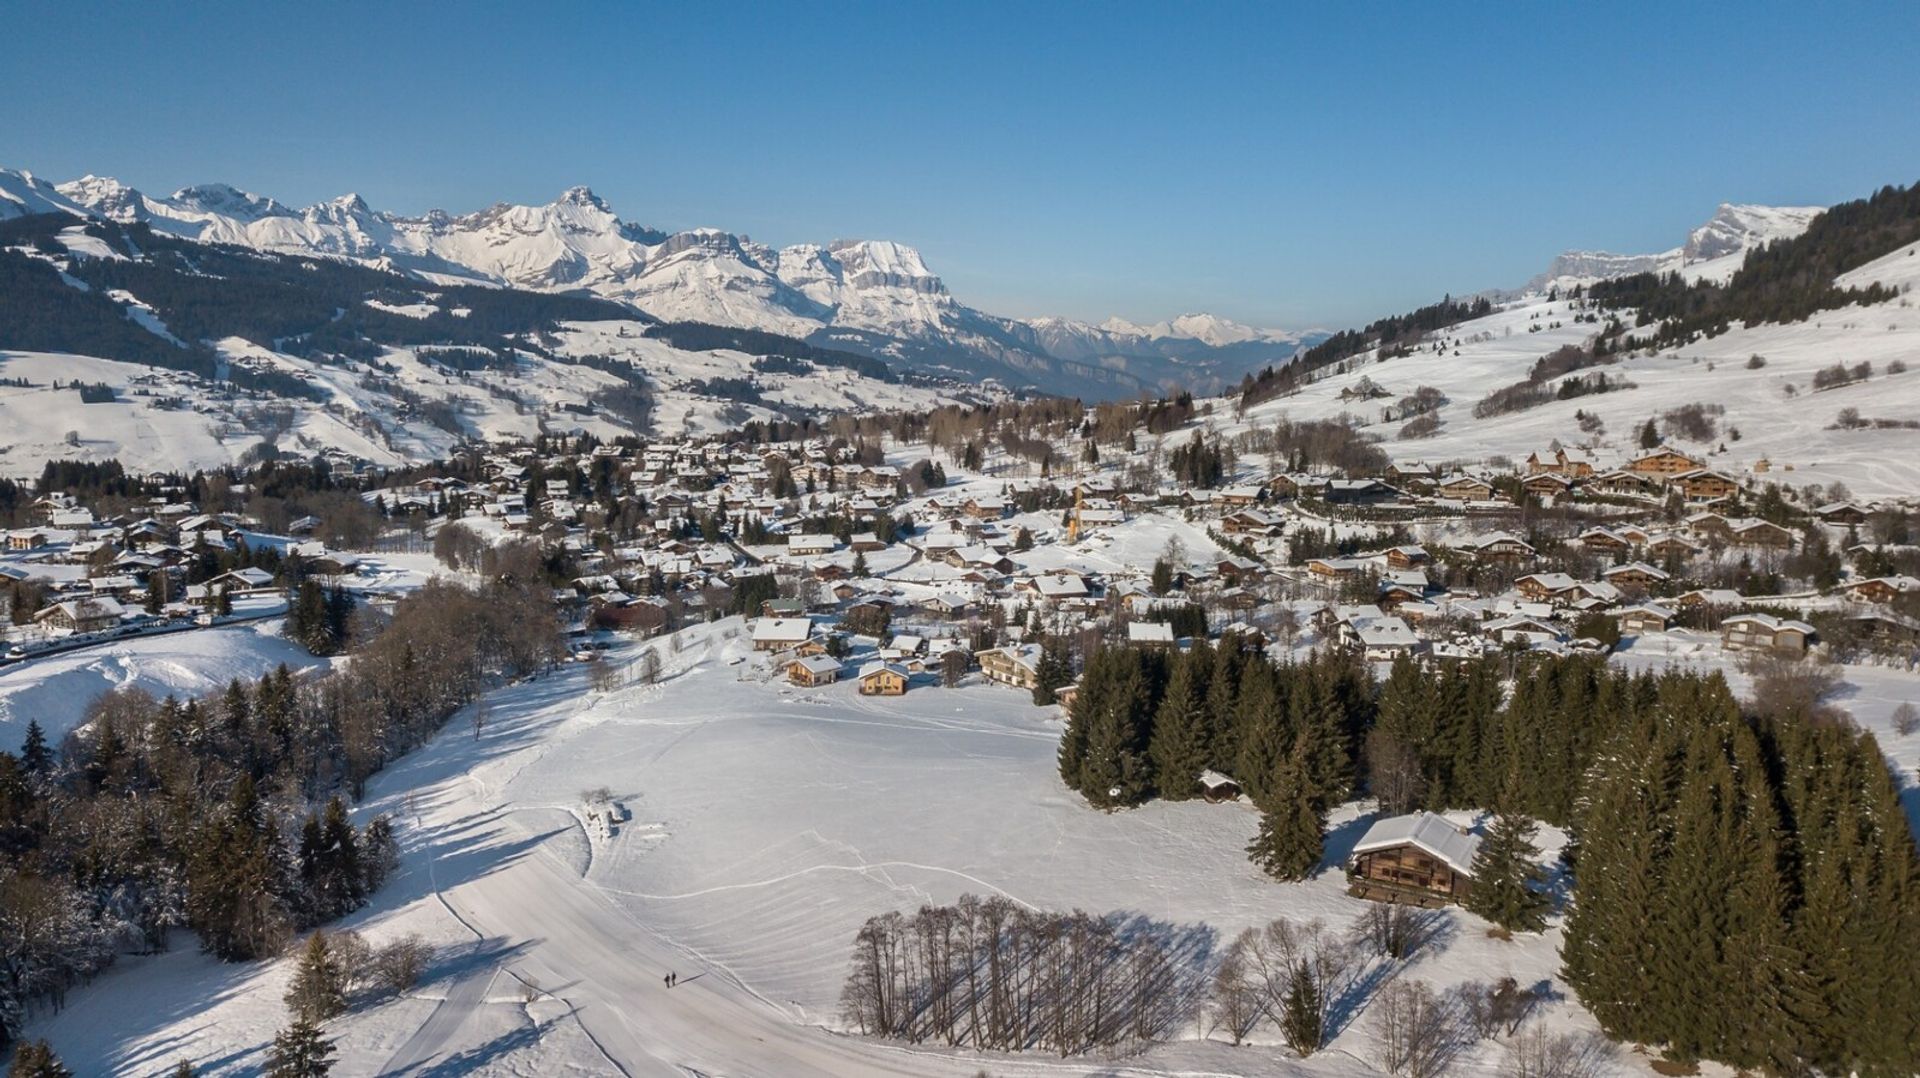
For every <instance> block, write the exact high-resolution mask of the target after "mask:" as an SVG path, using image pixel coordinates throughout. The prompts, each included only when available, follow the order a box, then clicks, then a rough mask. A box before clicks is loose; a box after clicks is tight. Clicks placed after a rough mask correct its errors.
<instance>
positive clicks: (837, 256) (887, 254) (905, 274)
mask: <svg viewBox="0 0 1920 1078" xmlns="http://www.w3.org/2000/svg"><path fill="white" fill-rule="evenodd" d="M827 252H828V253H829V254H830V255H832V257H833V259H834V261H836V262H838V263H839V264H840V267H841V271H842V274H843V276H844V279H845V281H846V283H847V284H849V285H851V286H853V287H855V288H906V289H910V290H912V291H915V292H922V293H926V294H929V295H945V294H946V291H947V286H946V285H945V284H944V283H942V282H941V280H940V278H939V277H937V276H935V275H934V273H933V271H932V270H930V269H928V268H927V264H926V261H925V260H924V259H922V258H921V257H920V252H919V251H916V250H914V249H913V248H911V247H908V246H907V245H906V244H904V243H895V242H893V241H892V240H835V241H833V242H832V243H830V244H828V245H827Z"/></svg>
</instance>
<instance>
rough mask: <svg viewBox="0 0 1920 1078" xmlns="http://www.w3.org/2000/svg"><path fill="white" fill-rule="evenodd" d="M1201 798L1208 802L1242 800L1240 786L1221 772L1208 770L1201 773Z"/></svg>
mask: <svg viewBox="0 0 1920 1078" xmlns="http://www.w3.org/2000/svg"><path fill="white" fill-rule="evenodd" d="M1200 796H1201V797H1204V798H1206V799H1207V800H1208V801H1211V802H1214V803H1216V804H1217V803H1219V802H1221V801H1238V800H1240V784H1239V783H1237V782H1235V781H1233V779H1231V778H1229V777H1227V776H1226V775H1222V774H1221V773H1220V772H1218V771H1215V770H1213V769H1212V768H1208V769H1207V770H1205V771H1202V772H1200Z"/></svg>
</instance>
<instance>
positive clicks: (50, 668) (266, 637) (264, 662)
mask: <svg viewBox="0 0 1920 1078" xmlns="http://www.w3.org/2000/svg"><path fill="white" fill-rule="evenodd" d="M281 624H282V623H281V622H280V621H278V620H269V621H260V622H252V623H249V624H244V625H227V626H217V627H214V628H209V629H194V630H191V631H189V632H179V633H167V634H165V635H161V636H152V637H128V638H126V639H123V640H117V641H113V642H111V643H105V644H99V645H97V646H94V647H90V648H82V649H79V650H76V651H70V652H64V653H61V654H57V655H48V656H45V657H43V658H37V659H30V660H28V661H26V662H20V663H13V664H10V665H8V666H5V667H0V749H6V750H7V751H15V750H17V749H19V747H20V740H21V738H22V737H23V736H25V733H26V729H27V721H28V720H29V719H38V720H40V727H41V729H43V730H45V731H46V734H47V740H48V741H50V742H52V743H54V744H58V743H59V741H60V738H61V737H63V736H65V735H66V732H67V731H68V730H71V729H73V728H74V727H75V726H78V725H79V724H80V722H81V720H82V718H83V717H84V716H85V715H86V711H87V706H88V705H89V704H91V703H93V701H94V699H95V698H96V697H98V696H99V695H100V694H101V693H103V692H107V691H109V690H112V689H121V688H133V689H142V690H145V691H146V692H150V693H152V694H153V695H154V696H156V697H164V696H167V695H173V696H177V697H181V698H183V699H184V698H186V697H190V696H203V695H206V694H207V693H211V692H216V691H218V690H220V689H224V688H226V686H227V682H229V681H231V680H232V679H234V678H241V679H243V680H253V679H257V678H259V677H260V675H262V674H264V673H267V672H268V671H270V670H272V669H274V668H275V667H277V666H279V665H280V664H281V663H285V664H286V665H287V667H288V669H291V670H295V671H299V670H304V669H307V668H310V667H314V666H319V665H322V664H323V663H324V660H321V659H316V658H314V657H313V656H312V655H310V654H308V652H307V649H306V648H303V647H301V646H300V645H298V644H295V643H293V642H292V641H289V640H287V639H286V638H285V637H283V636H281V634H280V630H281Z"/></svg>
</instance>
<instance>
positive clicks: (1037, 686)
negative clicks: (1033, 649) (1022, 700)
mask: <svg viewBox="0 0 1920 1078" xmlns="http://www.w3.org/2000/svg"><path fill="white" fill-rule="evenodd" d="M1071 684H1073V660H1072V658H1070V657H1069V656H1068V655H1067V642H1066V641H1065V640H1062V639H1060V638H1059V637H1057V636H1050V637H1048V638H1047V639H1046V642H1045V643H1043V644H1041V645H1040V661H1039V662H1038V663H1036V664H1035V670H1034V681H1033V705H1034V706H1035V707H1048V706H1051V705H1052V704H1053V703H1054V701H1055V696H1054V694H1055V693H1056V692H1057V691H1058V690H1059V689H1060V688H1061V687H1062V686H1065V685H1071Z"/></svg>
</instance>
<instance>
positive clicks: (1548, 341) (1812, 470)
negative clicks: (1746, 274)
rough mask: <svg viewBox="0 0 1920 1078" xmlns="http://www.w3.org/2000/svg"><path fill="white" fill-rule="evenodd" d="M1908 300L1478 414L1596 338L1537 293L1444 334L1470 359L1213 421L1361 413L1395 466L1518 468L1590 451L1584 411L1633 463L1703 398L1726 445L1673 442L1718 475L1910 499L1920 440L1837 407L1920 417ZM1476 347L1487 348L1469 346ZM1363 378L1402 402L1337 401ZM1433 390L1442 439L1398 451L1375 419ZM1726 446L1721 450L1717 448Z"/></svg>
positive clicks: (1918, 349) (1722, 344)
mask: <svg viewBox="0 0 1920 1078" xmlns="http://www.w3.org/2000/svg"><path fill="white" fill-rule="evenodd" d="M1890 257H1891V256H1890ZM1886 261H1887V260H1882V262H1886ZM1900 268H1904V267H1900ZM1875 272H1881V273H1888V274H1891V273H1892V272H1893V270H1891V269H1887V268H1885V267H1882V268H1880V269H1877V270H1876V271H1875ZM1904 303H1905V299H1904V297H1902V298H1901V299H1897V300H1894V301H1891V302H1889V303H1883V304H1876V305H1874V306H1871V307H1865V308H1862V307H1857V306H1856V307H1849V308H1845V309H1843V310H1837V311H1823V312H1821V313H1819V314H1817V315H1815V316H1814V317H1813V318H1812V319H1810V320H1808V321H1806V322H1801V323H1793V324H1788V325H1762V326H1753V327H1736V328H1734V329H1733V330H1732V331H1730V332H1728V333H1726V334H1723V335H1721V336H1719V337H1714V338H1711V339H1709V340H1706V341H1702V342H1699V343H1697V344H1693V345H1688V346H1687V347H1685V348H1682V349H1679V350H1678V353H1677V354H1676V353H1674V352H1664V353H1661V354H1660V355H1657V356H1651V357H1648V356H1637V357H1634V358H1629V359H1622V360H1621V362H1619V363H1616V364H1613V365H1611V366H1605V367H1597V368H1592V369H1590V370H1587V371H1582V372H1579V373H1580V375H1581V376H1590V375H1592V374H1593V373H1595V372H1596V371H1598V372H1604V373H1605V374H1606V375H1607V377H1608V379H1609V380H1612V379H1618V378H1625V379H1627V380H1628V381H1630V382H1633V383H1634V388H1632V389H1627V390H1620V391H1615V392H1610V393H1603V394H1596V395H1590V396H1583V397H1575V398H1572V399H1569V400H1553V401H1548V402H1546V403H1544V404H1541V405H1538V406H1536V407H1533V408H1529V409H1526V410H1524V411H1521V412H1516V413H1511V414H1508V415H1502V416H1494V417H1490V418H1487V419H1476V418H1474V416H1473V406H1474V404H1475V402H1477V401H1479V400H1480V399H1481V398H1482V397H1484V396H1486V395H1487V394H1488V393H1490V392H1492V391H1493V390H1496V389H1499V388H1501V387H1503V386H1507V385H1511V384H1513V383H1515V382H1518V381H1521V380H1523V379H1524V378H1525V377H1526V375H1527V370H1528V369H1529V368H1530V367H1531V366H1532V364H1533V362H1534V360H1536V359H1538V358H1539V357H1541V356H1543V355H1546V354H1547V353H1549V352H1551V351H1553V350H1555V349H1556V348H1559V347H1561V346H1563V345H1568V344H1580V343H1583V342H1584V341H1586V340H1587V339H1588V338H1590V337H1591V336H1592V335H1593V334H1594V332H1595V331H1596V330H1597V329H1598V327H1597V326H1594V325H1592V324H1589V323H1577V322H1574V321H1572V316H1573V313H1574V312H1573V311H1572V310H1571V309H1570V307H1569V305H1568V303H1567V302H1566V301H1557V302H1549V301H1548V300H1546V299H1545V298H1544V297H1537V296H1536V297H1531V298H1529V299H1526V300H1523V301H1520V302H1518V303H1515V304H1513V305H1511V306H1508V307H1505V308H1503V309H1500V310H1497V311H1495V312H1494V313H1492V314H1491V315H1488V316H1487V317H1485V318H1480V319H1475V320H1473V321H1470V322H1465V323H1462V324H1461V325H1458V326H1455V327H1453V328H1451V329H1449V330H1446V331H1444V332H1443V333H1442V334H1440V336H1441V337H1443V338H1445V339H1446V340H1449V341H1451V340H1455V339H1458V340H1460V341H1461V342H1462V343H1461V344H1460V345H1459V348H1458V351H1459V353H1460V354H1459V355H1454V354H1453V353H1454V349H1453V348H1448V349H1446V351H1445V352H1444V354H1435V353H1434V352H1433V351H1431V350H1422V351H1416V352H1415V353H1414V354H1413V355H1411V356H1405V357H1400V358H1396V359H1390V360H1387V361H1386V362H1384V363H1382V362H1368V363H1364V364H1362V365H1361V366H1360V367H1359V368H1358V369H1356V370H1353V371H1350V372H1348V373H1346V374H1340V375H1334V376H1331V377H1328V378H1324V379H1322V380H1320V381H1317V382H1315V383H1313V384H1312V385H1310V386H1308V387H1306V388H1305V389H1304V390H1302V391H1301V392H1300V393H1298V394H1296V395H1294V396H1290V397H1282V398H1279V399H1276V400H1272V401H1267V402H1263V403H1261V404H1259V405H1256V406H1255V407H1254V408H1252V409H1250V410H1249V411H1248V413H1247V415H1246V417H1245V419H1244V420H1240V421H1236V420H1234V419H1233V417H1232V415H1231V408H1230V407H1228V408H1226V409H1223V410H1224V411H1225V412H1226V414H1225V415H1224V416H1221V417H1220V418H1218V420H1217V422H1218V423H1219V425H1220V426H1221V427H1222V428H1223V429H1226V430H1234V429H1244V427H1245V426H1246V425H1249V424H1270V423H1272V422H1273V421H1274V420H1275V419H1278V418H1281V417H1286V418H1290V419H1325V418H1332V417H1335V416H1339V415H1341V414H1352V415H1355V416H1357V417H1359V418H1360V419H1361V420H1362V422H1363V424H1364V425H1365V427H1364V429H1366V430H1367V431H1368V432H1369V433H1372V434H1377V435H1378V436H1380V437H1381V438H1382V439H1384V440H1383V442H1382V443H1381V448H1383V449H1384V450H1386V452H1387V453H1388V454H1389V455H1390V456H1391V457H1392V458H1393V459H1395V460H1397V461H1407V460H1423V461H1428V462H1444V461H1461V462H1466V463H1469V464H1471V463H1476V462H1479V461H1483V460H1485V459H1486V458H1488V457H1490V456H1496V455H1497V456H1506V457H1509V458H1511V459H1513V460H1522V459H1524V458H1525V457H1526V455H1527V454H1528V453H1529V452H1532V451H1533V450H1536V449H1544V448H1546V447H1547V445H1548V444H1549V442H1551V441H1552V440H1554V439H1558V440H1559V441H1560V442H1561V443H1562V444H1563V445H1567V446H1570V447H1571V446H1574V445H1582V444H1585V443H1586V442H1587V441H1588V436H1586V435H1584V434H1582V433H1581V432H1580V429H1579V424H1578V421H1577V420H1576V419H1575V418H1574V413H1575V412H1578V411H1585V412H1588V413H1592V414H1594V415H1598V416H1599V417H1600V418H1601V420H1602V422H1603V423H1604V424H1605V432H1604V435H1603V436H1602V440H1601V449H1602V451H1603V452H1605V453H1607V454H1609V455H1612V456H1617V457H1618V458H1620V459H1621V460H1622V461H1624V460H1625V458H1627V457H1629V456H1631V455H1632V454H1633V453H1634V452H1636V451H1637V450H1638V445H1637V442H1636V441H1635V438H1636V435H1637V434H1638V431H1639V427H1640V425H1641V424H1643V423H1645V422H1646V420H1647V419H1648V418H1650V417H1657V416H1659V415H1661V414H1662V413H1664V412H1666V411H1668V410H1669V409H1673V408H1679V407H1681V406H1683V405H1687V404H1691V403H1696V402H1697V403H1702V404H1708V405H1721V406H1723V407H1724V408H1725V409H1726V413H1725V415H1723V416H1720V417H1719V420H1718V421H1719V428H1720V431H1719V436H1718V437H1717V438H1716V439H1715V440H1714V441H1713V442H1710V443H1687V442H1676V443H1675V444H1676V445H1679V446H1680V447H1682V448H1685V449H1688V450H1690V451H1693V452H1696V453H1707V454H1710V455H1709V456H1708V458H1707V461H1708V466H1709V467H1713V468H1719V469H1722V470H1727V471H1730V472H1733V473H1735V474H1741V473H1745V472H1747V471H1748V470H1749V469H1751V467H1752V466H1753V463H1754V462H1755V461H1756V460H1758V459H1760V458H1762V457H1765V458H1767V459H1768V460H1769V461H1770V463H1771V465H1772V470H1771V474H1770V476H1769V478H1771V479H1773V480H1777V481H1779V482H1783V483H1788V484H1790V485H1794V486H1801V485H1805V484H1807V483H1814V482H1818V483H1832V482H1834V481H1835V480H1839V481H1842V482H1844V483H1846V485H1847V486H1848V487H1849V488H1851V489H1852V491H1853V492H1854V494H1855V495H1856V496H1857V497H1861V498H1869V499H1871V498H1901V497H1907V498H1910V497H1913V496H1914V495H1915V494H1916V493H1917V492H1920V459H1917V458H1916V454H1915V449H1916V448H1917V447H1920V432H1916V431H1913V430H1902V429H1870V430H1836V429H1830V428H1832V426H1833V424H1834V421H1835V417H1836V415H1837V414H1838V413H1839V411H1840V410H1841V409H1842V408H1847V407H1853V408H1858V409H1859V411H1860V413H1861V414H1862V415H1863V416H1866V417H1869V418H1884V419H1912V418H1920V310H1916V309H1914V308H1912V307H1910V306H1905V305H1903V304H1904ZM1556 320H1558V321H1560V322H1562V323H1563V325H1562V326H1561V328H1559V329H1551V330H1549V329H1542V330H1541V331H1540V332H1538V333H1529V332H1528V327H1529V326H1532V325H1536V324H1538V325H1542V326H1544V325H1546V324H1548V323H1551V322H1553V321H1556ZM1481 337H1483V338H1485V339H1482V340H1475V339H1474V338H1481ZM1753 355H1760V356H1763V357H1764V358H1765V360H1766V364H1765V366H1764V367H1762V368H1759V369H1748V367H1747V362H1748V358H1749V357H1750V356H1753ZM1896 360H1898V361H1903V362H1905V363H1907V364H1908V366H1909V367H1913V368H1915V369H1914V370H1909V371H1907V372H1906V373H1903V374H1897V375H1889V374H1887V373H1886V372H1887V367H1888V365H1889V364H1890V363H1893V362H1894V361H1896ZM1861 361H1866V362H1870V363H1872V364H1873V367H1874V374H1873V377H1872V378H1871V379H1870V380H1868V381H1865V382H1859V383H1855V384H1853V385H1850V386H1845V387H1841V388H1838V389H1830V390H1825V391H1822V392H1819V393H1814V392H1812V380H1813V375H1814V373H1815V372H1816V371H1818V370H1820V369H1822V368H1824V367H1829V366H1831V365H1833V364H1835V363H1844V364H1846V365H1848V366H1851V365H1853V364H1855V363H1858V362H1861ZM1362 377H1365V378H1370V379H1372V380H1373V381H1374V382H1375V383H1377V384H1379V385H1381V386H1383V387H1385V388H1386V389H1387V390H1388V391H1389V392H1390V393H1391V394H1392V396H1390V397H1383V398H1378V399H1374V400H1367V401H1362V400H1350V401H1342V400H1341V399H1340V397H1339V394H1340V392H1341V390H1342V389H1346V388H1348V387H1351V386H1353V385H1354V384H1355V383H1357V382H1358V381H1359V380H1360V379H1361V378H1362ZM1789 383H1791V384H1792V385H1793V386H1794V387H1795V389H1796V390H1797V395H1796V396H1793V397H1789V396H1787V395H1786V392H1785V388H1784V387H1785V386H1786V385H1787V384H1789ZM1423 385H1430V386H1434V387H1436V388H1438V389H1440V390H1441V391H1442V392H1444V393H1445V394H1446V395H1447V397H1448V399H1449V403H1448V404H1446V405H1445V406H1444V407H1443V408H1442V409H1441V410H1440V413H1439V414H1440V418H1441V420H1442V426H1441V429H1440V432H1439V434H1438V435H1436V436H1434V437H1431V438H1422V439H1417V440H1410V441H1402V440H1399V439H1398V438H1397V437H1396V435H1397V433H1398V431H1399V429H1400V427H1401V426H1402V421H1398V420H1396V421H1394V422H1392V423H1385V422H1382V421H1381V420H1380V410H1381V408H1382V407H1383V406H1386V405H1389V404H1392V403H1394V402H1396V401H1397V400H1398V399H1399V398H1401V397H1403V396H1406V395H1409V394H1411V393H1412V392H1413V391H1414V390H1415V389H1417V388H1418V387H1420V386H1423ZM1229 405H1230V402H1229ZM1729 427H1737V428H1738V429H1739V431H1740V438H1739V440H1737V441H1736V440H1734V439H1733V438H1731V437H1730V436H1729V434H1728V428H1729ZM1722 443H1724V444H1725V446H1726V452H1725V453H1724V454H1722V453H1718V452H1717V449H1718V447H1719V446H1720V445H1721V444H1722ZM1789 469H1791V470H1789Z"/></svg>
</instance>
